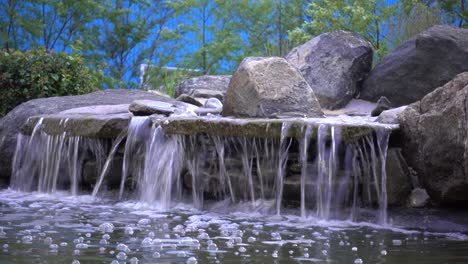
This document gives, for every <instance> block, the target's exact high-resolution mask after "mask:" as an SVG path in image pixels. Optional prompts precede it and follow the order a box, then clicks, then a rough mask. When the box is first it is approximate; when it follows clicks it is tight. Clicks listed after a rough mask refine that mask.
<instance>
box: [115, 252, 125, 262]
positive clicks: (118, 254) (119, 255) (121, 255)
mask: <svg viewBox="0 0 468 264" xmlns="http://www.w3.org/2000/svg"><path fill="white" fill-rule="evenodd" d="M116 258H117V259H119V260H126V259H127V254H126V253H125V252H119V253H117V256H116Z"/></svg>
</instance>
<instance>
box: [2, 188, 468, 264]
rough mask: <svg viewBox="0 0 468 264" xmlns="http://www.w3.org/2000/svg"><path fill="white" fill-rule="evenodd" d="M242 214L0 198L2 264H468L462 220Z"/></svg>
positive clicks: (412, 214) (58, 198)
mask: <svg viewBox="0 0 468 264" xmlns="http://www.w3.org/2000/svg"><path fill="white" fill-rule="evenodd" d="M221 207H222V205H221ZM239 208H242V207H236V209H234V208H224V213H223V214H218V213H211V212H202V211H198V210H194V209H192V208H190V207H189V206H186V205H182V204H181V205H177V206H175V207H174V208H173V209H171V210H169V211H160V210H158V208H157V206H153V207H150V206H148V205H144V204H139V203H132V202H125V203H116V202H113V201H110V200H109V201H105V200H95V199H93V198H91V197H90V196H78V197H73V196H69V195H68V194H55V195H45V194H35V193H32V194H31V193H19V192H13V191H9V190H4V191H0V227H1V228H0V229H1V231H0V263H468V229H467V226H468V217H467V216H466V215H463V214H461V215H454V216H453V217H452V216H451V217H450V221H449V220H447V219H448V217H447V215H446V214H445V213H442V212H437V211H417V210H416V211H404V212H403V211H400V212H393V215H392V213H391V217H390V218H391V219H390V220H391V222H393V225H392V226H385V227H383V226H378V225H372V224H369V223H359V224H356V223H351V222H346V221H324V220H317V219H314V218H307V219H303V218H300V217H299V216H295V215H292V214H293V213H294V212H292V214H291V215H285V216H271V215H270V216H268V215H261V214H258V213H252V212H249V211H250V210H249V207H248V206H247V205H246V206H245V207H243V208H244V210H238V209H239ZM228 211H232V212H230V213H227V212H228ZM235 211H243V212H235ZM401 225H405V226H406V227H401ZM74 261H75V262H74ZM77 261H79V262H77Z"/></svg>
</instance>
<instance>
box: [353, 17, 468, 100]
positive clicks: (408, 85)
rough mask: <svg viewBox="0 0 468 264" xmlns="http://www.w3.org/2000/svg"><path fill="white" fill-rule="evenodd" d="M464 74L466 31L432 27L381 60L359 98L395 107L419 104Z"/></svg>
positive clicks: (466, 67) (467, 62)
mask: <svg viewBox="0 0 468 264" xmlns="http://www.w3.org/2000/svg"><path fill="white" fill-rule="evenodd" d="M465 71H468V29H461V28H454V27H450V26H434V27H431V28H430V29H428V30H426V31H424V32H422V33H420V34H418V35H416V36H415V37H413V38H411V39H409V40H407V41H405V42H404V43H403V44H402V45H401V46H399V47H397V48H396V49H395V50H394V51H392V52H391V53H390V54H388V55H387V56H385V57H384V58H383V59H382V61H381V62H380V63H379V64H377V65H376V66H375V67H374V69H373V70H372V71H371V72H370V74H369V77H368V78H367V79H366V80H365V82H364V85H363V89H362V92H361V98H362V99H366V100H371V101H375V100H377V99H378V98H379V97H380V96H385V97H387V98H388V99H389V100H390V101H391V102H392V103H393V104H395V105H396V106H401V105H407V104H410V103H413V102H415V101H418V100H420V99H421V98H423V97H424V96H425V95H426V94H428V93H430V92H431V91H433V90H434V89H435V88H437V87H440V86H442V85H444V84H445V83H447V82H448V81H450V80H451V79H453V78H454V77H455V76H456V75H457V74H459V73H461V72H465Z"/></svg>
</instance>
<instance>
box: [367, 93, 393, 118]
mask: <svg viewBox="0 0 468 264" xmlns="http://www.w3.org/2000/svg"><path fill="white" fill-rule="evenodd" d="M391 108H392V106H391V103H390V101H389V100H388V99H387V97H385V96H382V97H380V98H379V100H378V101H377V105H376V106H375V108H374V109H373V110H372V112H371V116H378V115H380V113H382V112H383V111H385V110H388V109H391Z"/></svg>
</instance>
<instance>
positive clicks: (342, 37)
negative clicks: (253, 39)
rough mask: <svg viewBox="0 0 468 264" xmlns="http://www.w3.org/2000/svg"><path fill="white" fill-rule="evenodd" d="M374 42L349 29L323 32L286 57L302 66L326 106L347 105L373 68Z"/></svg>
mask: <svg viewBox="0 0 468 264" xmlns="http://www.w3.org/2000/svg"><path fill="white" fill-rule="evenodd" d="M372 56H373V51H372V45H371V44H370V43H369V42H367V41H365V40H364V39H362V38H361V37H360V36H359V35H357V34H355V33H351V32H346V31H334V32H328V33H324V34H321V35H319V36H317V37H315V38H313V39H312V40H310V41H309V42H307V43H305V44H304V45H302V46H299V47H297V48H294V49H293V50H292V51H291V52H290V53H289V54H288V55H287V56H286V59H287V60H288V61H289V62H290V63H291V64H293V65H294V66H296V67H297V68H299V69H300V71H301V73H302V75H303V76H304V78H305V79H306V81H307V83H309V85H310V87H312V90H314V93H315V95H316V96H317V99H318V100H319V102H320V105H321V106H322V107H323V108H326V109H330V110H333V109H337V108H340V107H343V106H345V105H346V104H347V103H348V102H349V101H350V100H351V99H352V98H354V96H355V95H356V94H357V93H358V91H359V89H360V88H361V87H360V84H361V82H362V81H363V80H364V78H365V77H366V75H367V74H368V72H369V71H370V70H371V68H372Z"/></svg>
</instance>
